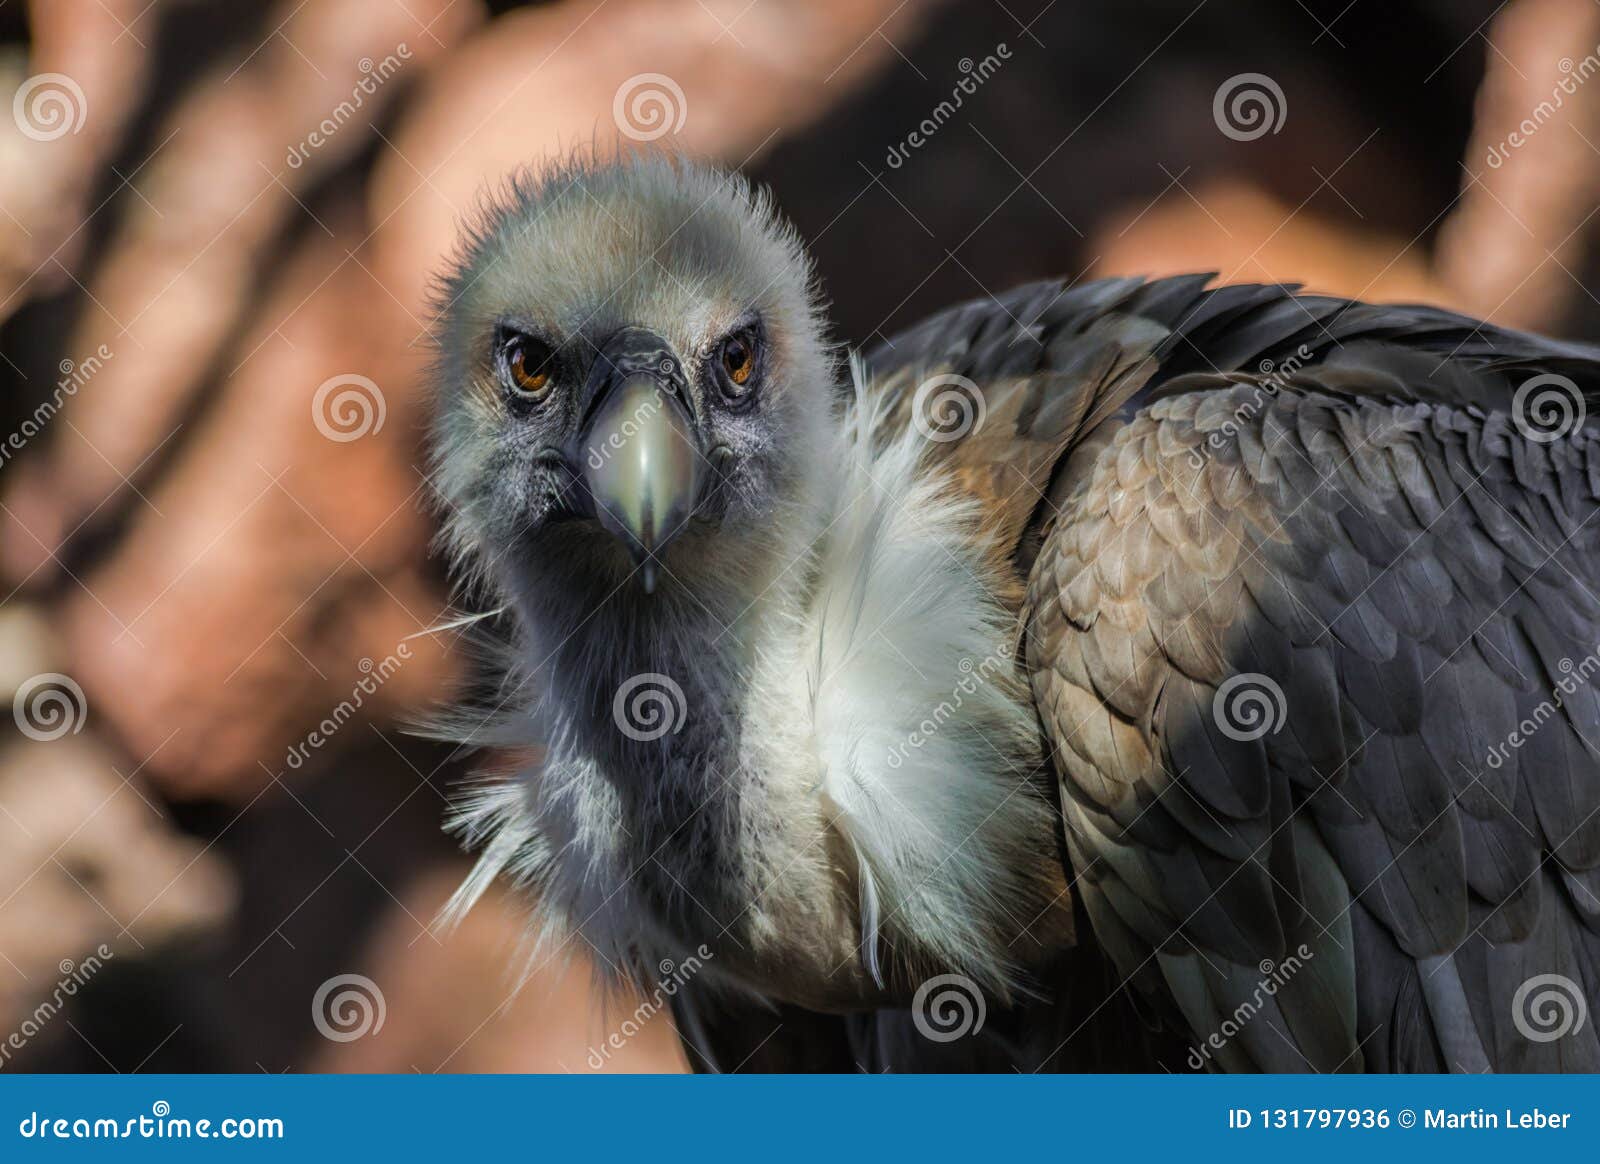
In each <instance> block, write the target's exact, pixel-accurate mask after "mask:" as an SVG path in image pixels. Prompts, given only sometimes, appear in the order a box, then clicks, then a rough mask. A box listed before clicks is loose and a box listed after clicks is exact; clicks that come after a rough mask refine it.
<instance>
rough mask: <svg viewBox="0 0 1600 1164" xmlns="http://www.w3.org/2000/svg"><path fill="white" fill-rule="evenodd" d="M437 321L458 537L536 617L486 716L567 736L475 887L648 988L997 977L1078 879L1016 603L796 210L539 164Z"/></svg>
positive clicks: (450, 511) (442, 425)
mask: <svg viewBox="0 0 1600 1164" xmlns="http://www.w3.org/2000/svg"><path fill="white" fill-rule="evenodd" d="M439 317H440V334H439V349H440V355H439V361H438V370H437V377H436V380H437V390H438V396H439V400H438V420H437V432H436V440H435V466H434V468H435V472H434V480H435V482H436V485H437V488H438V492H439V494H440V496H441V499H442V504H443V509H444V513H445V522H446V529H447V532H446V537H447V540H448V541H449V543H450V545H451V547H452V549H453V551H454V554H455V557H456V559H457V561H458V562H459V563H460V565H461V567H462V570H463V572H464V573H465V574H466V575H467V576H469V577H470V579H471V580H472V581H473V582H474V583H476V584H478V585H480V586H481V587H482V588H483V589H484V590H486V591H488V592H490V593H492V595H493V596H494V600H495V601H496V602H501V603H503V604H504V605H505V606H506V607H507V608H508V610H509V612H510V620H509V621H510V623H511V625H512V628H513V631H512V633H513V641H512V642H511V644H510V645H509V650H508V651H507V655H508V670H509V672H510V675H509V677H508V679H507V681H506V683H505V684H504V685H503V687H502V689H501V690H500V691H499V692H497V693H496V696H495V699H494V700H493V701H491V704H490V706H489V707H488V708H485V709H482V711H481V712H477V713H473V712H467V713H464V724H463V727H464V729H465V730H464V731H463V732H462V733H461V734H463V735H467V736H469V737H470V739H471V740H472V742H475V743H491V744H509V745H512V746H519V745H522V746H526V748H527V749H528V750H530V751H531V750H533V749H538V750H539V752H540V756H539V758H538V760H537V761H534V760H532V759H530V760H528V761H527V763H526V764H525V766H524V768H523V770H520V771H518V772H516V773H514V774H512V776H511V778H509V779H506V780H504V781H500V782H496V783H493V784H490V785H487V786H485V787H484V788H483V789H482V790H481V791H480V792H479V793H478V794H477V795H476V796H475V797H474V798H473V799H472V801H471V803H470V804H469V805H468V806H467V808H466V810H465V812H464V815H463V828H464V831H465V832H466V833H467V835H468V838H469V840H470V841H471V842H472V843H475V844H476V845H478V846H479V847H481V848H482V850H483V858H482V862H481V863H480V866H479V868H478V871H477V873H476V874H475V875H474V877H473V878H472V879H471V880H470V881H469V882H468V884H467V885H466V886H464V887H463V890H462V893H461V895H460V896H459V904H460V905H463V906H464V905H466V904H469V903H470V902H471V900H472V899H473V898H474V897H475V896H476V895H477V894H479V893H481V892H482V890H483V889H484V887H485V886H486V885H487V884H488V883H489V881H491V880H493V879H494V878H495V877H496V876H500V875H506V876H508V877H510V878H511V879H513V880H515V881H519V882H523V883H526V884H527V885H528V886H529V887H530V888H531V889H532V890H533V892H534V894H535V896H536V899H537V906H536V911H535V912H536V915H537V917H538V920H539V922H540V924H541V925H542V926H543V927H544V929H545V930H546V932H547V935H548V936H549V937H551V938H552V939H553V940H554V942H555V944H556V945H557V946H559V945H560V944H561V942H562V941H563V940H566V939H569V938H570V937H572V936H574V935H575V934H581V936H582V938H583V939H584V940H586V941H587V942H588V944H589V945H590V946H592V947H593V948H594V949H595V950H596V951H598V952H599V961H601V962H602V963H603V964H604V966H605V967H609V968H610V969H613V970H616V971H618V972H619V973H621V974H623V975H625V976H627V975H631V976H633V977H635V978H639V977H644V978H646V980H647V979H648V977H649V976H651V975H653V974H654V973H655V971H654V967H656V966H657V965H659V964H660V963H661V962H662V961H664V960H674V961H680V962H681V961H682V960H683V959H684V958H685V957H689V956H693V957H695V958H697V959H698V960H699V962H701V963H704V964H705V966H706V967H707V970H706V973H707V974H708V975H711V976H712V977H715V978H717V979H719V980H722V981H726V982H729V983H738V984H744V985H748V986H751V987H754V988H758V989H760V990H762V991H764V992H767V993H771V994H774V995H777V996H779V997H787V998H790V999H793V1000H795V1001H802V1002H808V1003H811V1004H814V1005H819V1006H829V1007H846V1006H851V1005H856V1004H858V1003H862V1002H867V1001H875V1000H876V1001H881V1000H882V999H884V998H886V997H903V996H907V995H908V994H909V992H910V991H911V990H912V989H914V987H915V986H916V984H917V983H918V982H919V981H921V980H922V979H924V978H926V977H927V976H928V975H929V974H931V973H937V972H939V971H942V970H949V969H958V970H962V971H963V972H965V973H968V974H971V975H972V976H974V977H975V978H977V979H978V980H979V981H982V982H984V983H986V984H987V985H990V986H993V987H994V988H995V989H998V990H1004V989H1006V988H1007V985H1008V984H1009V983H1011V982H1012V981H1013V978H1014V976H1015V972H1016V966H1017V962H1018V958H1019V951H1020V950H1021V949H1022V947H1019V946H1017V945H1016V943H1015V941H1014V938H1015V936H1016V935H1015V931H1016V929H1017V927H1018V926H1019V925H1020V923H1021V922H1026V921H1028V920H1029V918H1028V917H1022V918H1021V919H1020V921H1016V920H1009V919H1007V918H1006V917H1004V916H1003V913H1004V911H1002V910H1001V908H1000V905H999V903H1000V902H1005V903H1006V904H1005V910H1008V911H1011V912H1012V913H1013V914H1015V913H1019V912H1027V913H1030V914H1033V913H1037V912H1039V911H1038V910H1030V909H1029V904H1030V903H1035V904H1037V903H1042V902H1045V901H1048V900H1049V898H1050V896H1051V894H1052V893H1057V894H1059V890H1060V885H1059V874H1058V873H1055V874H1052V873H1051V872H1050V871H1051V870H1053V869H1055V868H1056V863H1055V850H1056V841H1055V840H1054V839H1053V834H1052V831H1051V825H1050V819H1051V818H1050V814H1049V811H1048V808H1047V807H1046V805H1045V802H1044V800H1043V798H1042V797H1041V796H1040V795H1039V794H1038V791H1037V789H1036V788H1035V787H1034V784H1033V782H1034V778H1035V777H1036V774H1037V771H1038V756H1037V752H1036V749H1037V743H1036V736H1037V732H1036V729H1035V726H1034V721H1033V713H1032V710H1031V706H1030V705H1029V704H1028V701H1027V697H1026V691H1025V689H1024V686H1023V685H1022V684H1021V683H1019V682H1018V680H1017V678H1016V676H1015V673H1014V668H1013V667H1012V666H1011V665H1010V659H1011V654H1012V652H1013V650H1014V645H1015V625H1016V624H1015V612H1014V610H1012V611H1009V612H1008V610H1007V608H1006V607H1005V605H1004V603H1003V602H1002V601H1001V600H1000V599H999V598H998V597H997V595H999V594H1002V593H1004V592H1005V591H1006V589H1007V586H1008V585H1010V584H1009V583H1007V582H1006V581H1005V580H1003V579H1000V578H997V577H995V576H994V571H995V568H996V567H995V564H994V561H993V558H994V555H993V554H992V553H991V552H990V549H991V547H988V546H987V545H985V544H984V542H983V538H982V537H981V535H980V531H979V526H980V523H979V522H978V520H977V516H978V515H977V514H976V513H975V512H974V511H973V509H972V507H971V506H970V505H969V504H967V503H965V502H963V501H962V500H961V499H960V497H959V496H958V495H957V494H956V493H955V492H954V491H952V490H951V489H949V488H948V482H946V481H944V480H943V479H942V478H940V477H939V476H938V475H937V474H935V473H931V472H929V471H928V469H927V465H926V462H925V459H924V457H923V452H924V447H925V445H926V442H925V441H922V440H920V439H919V438H917V437H915V435H914V434H912V435H911V436H909V437H905V438H903V439H897V440H895V441H890V442H888V443H887V444H885V443H884V442H879V441H875V440H874V439H872V438H871V436H870V434H871V431H872V428H873V424H872V409H871V407H870V406H869V405H868V404H867V403H866V400H865V394H864V389H863V388H862V387H861V386H860V385H857V386H856V391H855V395H856V396H857V397H858V398H859V399H857V400H856V401H854V402H852V400H851V395H852V393H851V391H850V388H849V383H848V380H847V378H846V377H845V376H844V375H843V372H844V368H843V365H842V361H840V360H839V359H838V358H837V355H836V353H835V352H834V351H833V350H832V349H831V348H830V346H829V344H828V343H827V341H826V340H825V335H824V332H825V324H824V320H823V313H822V305H821V302H820V299H819V295H818V291H817V288H816V287H815V285H814V282H813V279H812V275H811V268H810V263H809V260H808V258H807V256H806V254H805V252H804V250H803V248H802V246H801V245H800V243H799V241H798V239H797V237H796V235H795V233H794V231H793V230H792V229H791V228H790V227H789V226H788V225H787V224H786V223H785V222H784V221H783V220H782V219H781V218H780V217H779V216H778V215H777V213H776V212H775V210H774V208H773V206H772V204H771V202H770V200H769V199H768V198H767V197H766V196H765V195H764V194H762V193H760V192H758V191H756V190H754V189H752V188H751V187H750V186H749V185H747V184H746V183H745V182H744V181H743V180H741V179H739V178H737V177H735V176H730V175H727V174H724V173H720V172H716V171H713V170H710V169H706V168H702V167H699V166H696V165H693V164H689V163H686V162H682V161H679V160H675V159H669V158H662V157H654V156H636V157H624V158H621V159H617V160H609V161H598V160H594V159H587V158H586V159H580V160H576V161H569V162H565V163H562V164H559V165H556V166H554V167H552V168H549V169H547V170H544V171H542V172H540V173H538V174H536V175H532V176H527V177H522V178H519V179H516V180H514V181H513V182H512V183H511V184H510V185H509V187H508V188H507V190H506V191H505V192H504V194H503V195H502V196H501V197H499V198H498V199H496V200H494V202H493V204H492V205H491V207H490V208H489V209H488V211H487V213H486V215H485V216H484V219H483V221H482V223H481V225H480V226H479V228H478V229H477V230H476V231H474V232H473V234H472V235H471V237H470V238H469V239H468V240H467V242H466V244H465V246H464V248H463V253H462V254H461V256H460V258H459V261H458V262H457V263H456V264H455V267H454V269H453V270H452V271H451V272H450V273H449V274H448V275H447V277H446V278H445V280H444V282H443V285H442V288H441V295H440V312H439ZM1012 588H1013V589H1014V586H1013V587H1012ZM963 667H964V668H966V669H965V670H963V669H962V668H963ZM975 667H977V668H980V669H981V672H982V676H981V682H979V683H977V684H976V685H975V686H974V689H973V690H972V691H970V692H965V691H963V690H962V685H963V679H964V678H966V677H970V675H971V673H972V670H973V668H975ZM952 703H954V704H955V705H956V706H955V708H954V710H953V711H950V713H949V715H948V716H942V717H941V719H940V722H939V725H938V727H937V730H936V731H934V732H932V733H925V732H924V733H920V734H921V735H931V739H930V740H929V741H927V742H918V743H916V744H915V746H913V745H912V744H909V743H908V741H912V740H916V739H917V738H918V736H919V730H918V725H919V724H923V721H924V720H925V718H926V717H928V716H930V715H932V714H933V713H934V711H935V709H937V708H939V707H941V705H946V706H948V705H951V704H952ZM923 726H926V725H923ZM958 770H959V771H960V772H961V774H962V775H961V778H960V779H959V780H955V779H952V778H951V777H952V775H953V774H954V773H955V772H957V771H958ZM971 771H977V772H978V773H979V777H978V778H977V779H974V778H973V777H972V776H970V775H969V774H968V773H969V772H971ZM984 773H988V774H990V775H991V776H992V779H991V780H990V782H989V783H987V784H986V783H985V782H984V780H983V778H982V777H983V774H984ZM1035 899H1037V901H1036V900H1035ZM1045 928H1046V929H1048V926H1046V927H1045ZM1034 936H1035V937H1037V938H1041V939H1042V938H1044V937H1045V935H1044V934H1042V933H1036V934H1035V935H1034ZM1026 945H1027V943H1026V942H1024V943H1023V946H1024V947H1025V946H1026Z"/></svg>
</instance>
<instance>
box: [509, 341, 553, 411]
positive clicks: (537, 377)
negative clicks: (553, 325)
mask: <svg viewBox="0 0 1600 1164" xmlns="http://www.w3.org/2000/svg"><path fill="white" fill-rule="evenodd" d="M503 351H504V358H505V365H506V382H507V384H508V385H509V386H510V389H511V395H512V397H513V398H514V399H516V400H520V401H525V402H529V403H534V404H537V403H538V402H539V401H541V400H543V399H544V398H545V397H546V396H548V395H549V394H550V381H551V374H552V373H553V372H554V371H555V366H554V365H555V353H553V352H552V351H551V350H550V347H549V345H548V344H545V343H542V342H540V341H539V340H536V339H534V338H533V337H532V336H527V335H514V336H512V337H511V338H510V339H508V340H507V341H506V344H505V348H504V349H503Z"/></svg>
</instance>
